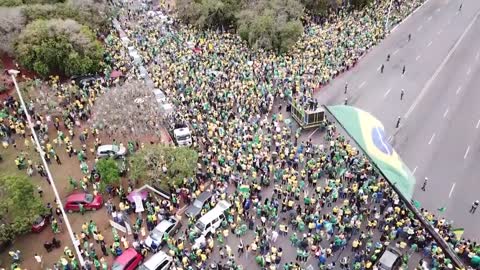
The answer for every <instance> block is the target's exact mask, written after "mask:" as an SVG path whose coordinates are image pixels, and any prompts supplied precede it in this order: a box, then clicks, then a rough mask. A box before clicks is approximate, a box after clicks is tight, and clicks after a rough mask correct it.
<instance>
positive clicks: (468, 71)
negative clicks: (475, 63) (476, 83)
mask: <svg viewBox="0 0 480 270" xmlns="http://www.w3.org/2000/svg"><path fill="white" fill-rule="evenodd" d="M470 72H472V69H471V68H468V70H467V76H468V75H470Z"/></svg>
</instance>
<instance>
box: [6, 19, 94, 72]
mask: <svg viewBox="0 0 480 270" xmlns="http://www.w3.org/2000/svg"><path fill="white" fill-rule="evenodd" d="M15 52H16V53H17V59H18V60H19V62H20V63H21V64H22V65H23V66H25V67H27V68H29V69H31V70H33V71H35V72H37V73H38V74H40V75H42V76H47V75H49V74H50V73H53V72H56V73H57V72H58V73H61V74H65V75H67V76H71V75H82V74H87V73H95V72H96V71H98V70H99V68H100V63H101V60H102V55H103V48H102V46H101V44H100V42H98V41H97V40H96V38H95V35H94V34H93V33H92V31H91V30H90V29H89V28H88V27H86V26H82V25H80V24H78V23H77V22H76V21H73V20H70V19H67V20H59V19H52V20H37V21H34V22H33V23H31V24H29V25H27V27H26V28H25V29H24V30H23V31H22V32H21V33H20V36H19V38H18V41H17V43H16V46H15Z"/></svg>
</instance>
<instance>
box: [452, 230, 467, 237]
mask: <svg viewBox="0 0 480 270" xmlns="http://www.w3.org/2000/svg"><path fill="white" fill-rule="evenodd" d="M452 232H453V234H454V235H455V239H457V240H460V239H462V235H463V233H464V232H465V229H464V228H456V229H453V230H452Z"/></svg>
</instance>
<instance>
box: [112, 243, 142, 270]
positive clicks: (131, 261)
mask: <svg viewBox="0 0 480 270" xmlns="http://www.w3.org/2000/svg"><path fill="white" fill-rule="evenodd" d="M142 261H143V256H142V254H140V253H138V252H137V251H136V250H135V249H134V248H128V249H126V250H125V251H123V253H122V255H120V256H118V257H117V258H116V259H115V261H113V265H112V268H111V269H112V270H134V269H136V268H137V266H138V265H139V264H141V263H142Z"/></svg>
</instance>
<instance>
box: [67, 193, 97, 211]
mask: <svg viewBox="0 0 480 270" xmlns="http://www.w3.org/2000/svg"><path fill="white" fill-rule="evenodd" d="M80 205H83V208H84V209H85V210H98V209H100V208H102V205H103V198H102V196H101V195H96V196H94V195H92V194H90V193H84V192H79V193H73V194H70V195H69V196H68V197H67V199H66V202H65V210H66V211H68V212H70V213H71V212H73V211H80Z"/></svg>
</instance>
